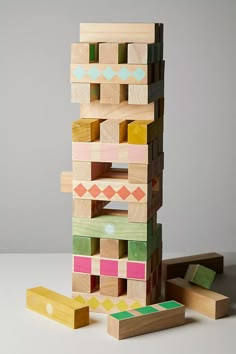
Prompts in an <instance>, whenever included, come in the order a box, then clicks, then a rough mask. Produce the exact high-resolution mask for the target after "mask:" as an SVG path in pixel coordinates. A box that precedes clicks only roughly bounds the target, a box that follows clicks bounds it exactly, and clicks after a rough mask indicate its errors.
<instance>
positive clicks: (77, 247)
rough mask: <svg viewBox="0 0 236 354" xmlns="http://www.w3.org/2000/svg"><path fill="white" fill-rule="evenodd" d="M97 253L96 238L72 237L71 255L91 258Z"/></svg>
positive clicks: (97, 240)
mask: <svg viewBox="0 0 236 354" xmlns="http://www.w3.org/2000/svg"><path fill="white" fill-rule="evenodd" d="M98 251H99V239H98V238H92V237H83V236H73V254H79V255H82V256H92V255H93V254H95V253H96V252H98Z"/></svg>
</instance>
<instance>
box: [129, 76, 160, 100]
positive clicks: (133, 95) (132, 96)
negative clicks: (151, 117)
mask: <svg viewBox="0 0 236 354" xmlns="http://www.w3.org/2000/svg"><path fill="white" fill-rule="evenodd" d="M163 96H164V81H163V80H160V81H157V82H154V83H153V84H150V85H128V103H129V104H148V103H150V102H154V101H157V100H158V99H159V98H161V97H163Z"/></svg>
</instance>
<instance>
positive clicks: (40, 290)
mask: <svg viewBox="0 0 236 354" xmlns="http://www.w3.org/2000/svg"><path fill="white" fill-rule="evenodd" d="M26 306H27V308H28V309H30V310H33V311H35V312H38V313H39V314H41V315H44V316H46V317H48V318H50V319H52V320H55V321H57V322H60V323H62V324H64V325H66V326H68V327H71V328H74V329H75V328H79V327H83V326H86V325H88V324H89V307H88V306H82V305H80V304H79V303H78V302H77V301H75V300H72V299H70V298H68V297H66V296H63V295H61V294H58V293H56V292H54V291H52V290H49V289H47V288H44V287H42V286H38V287H36V288H32V289H27V290H26Z"/></svg>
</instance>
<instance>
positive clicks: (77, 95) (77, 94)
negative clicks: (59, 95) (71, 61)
mask: <svg viewBox="0 0 236 354" xmlns="http://www.w3.org/2000/svg"><path fill="white" fill-rule="evenodd" d="M99 98H100V85H99V84H87V83H84V82H83V83H80V82H72V84H71V102H72V103H90V102H93V101H95V100H99Z"/></svg>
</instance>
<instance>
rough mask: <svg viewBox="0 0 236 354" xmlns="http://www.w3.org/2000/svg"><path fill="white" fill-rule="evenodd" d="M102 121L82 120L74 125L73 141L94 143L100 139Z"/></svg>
mask: <svg viewBox="0 0 236 354" xmlns="http://www.w3.org/2000/svg"><path fill="white" fill-rule="evenodd" d="M99 125H100V120H99V119H92V118H91V119H90V118H80V119H78V120H76V121H74V122H73V123H72V141H94V140H96V139H97V138H99V134H100V130H99Z"/></svg>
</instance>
